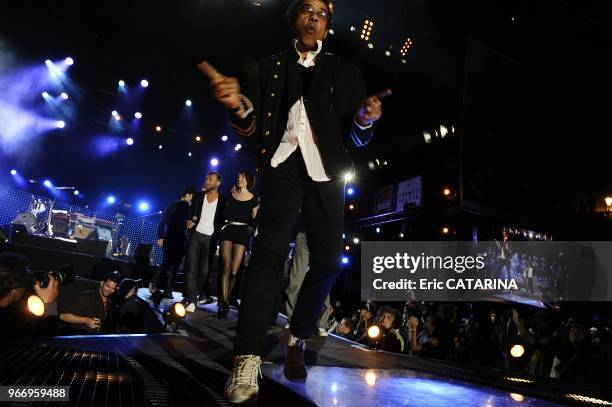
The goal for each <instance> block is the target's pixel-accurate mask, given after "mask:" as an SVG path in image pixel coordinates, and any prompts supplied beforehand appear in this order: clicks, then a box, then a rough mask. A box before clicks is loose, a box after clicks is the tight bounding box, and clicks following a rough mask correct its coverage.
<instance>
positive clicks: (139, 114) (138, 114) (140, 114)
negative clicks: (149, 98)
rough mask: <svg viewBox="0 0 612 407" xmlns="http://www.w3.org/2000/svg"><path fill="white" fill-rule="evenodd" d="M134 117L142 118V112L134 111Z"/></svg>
mask: <svg viewBox="0 0 612 407" xmlns="http://www.w3.org/2000/svg"><path fill="white" fill-rule="evenodd" d="M134 117H135V118H137V119H142V113H140V112H136V113H134Z"/></svg>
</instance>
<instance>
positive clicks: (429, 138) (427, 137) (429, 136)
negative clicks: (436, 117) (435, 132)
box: [423, 131, 433, 144]
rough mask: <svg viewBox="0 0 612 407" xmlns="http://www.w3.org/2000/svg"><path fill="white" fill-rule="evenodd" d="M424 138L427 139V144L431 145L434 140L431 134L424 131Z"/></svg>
mask: <svg viewBox="0 0 612 407" xmlns="http://www.w3.org/2000/svg"><path fill="white" fill-rule="evenodd" d="M423 138H424V139H425V142H426V143H428V144H429V143H431V142H432V140H433V139H432V137H431V133H430V132H428V131H424V132H423Z"/></svg>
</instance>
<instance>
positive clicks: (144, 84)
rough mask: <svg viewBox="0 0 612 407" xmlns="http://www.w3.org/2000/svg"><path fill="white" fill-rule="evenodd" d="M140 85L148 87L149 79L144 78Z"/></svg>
mask: <svg viewBox="0 0 612 407" xmlns="http://www.w3.org/2000/svg"><path fill="white" fill-rule="evenodd" d="M140 86H142V87H143V88H146V87H148V86H149V81H148V80H146V79H143V80H141V81H140Z"/></svg>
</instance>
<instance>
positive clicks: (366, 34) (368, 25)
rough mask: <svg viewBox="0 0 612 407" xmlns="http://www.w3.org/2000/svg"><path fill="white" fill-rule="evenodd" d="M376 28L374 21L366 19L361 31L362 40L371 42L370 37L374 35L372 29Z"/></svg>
mask: <svg viewBox="0 0 612 407" xmlns="http://www.w3.org/2000/svg"><path fill="white" fill-rule="evenodd" d="M373 27H374V21H370V20H368V19H366V20H365V21H364V22H363V29H362V30H361V39H362V40H364V41H369V40H370V36H371V35H372V28H373Z"/></svg>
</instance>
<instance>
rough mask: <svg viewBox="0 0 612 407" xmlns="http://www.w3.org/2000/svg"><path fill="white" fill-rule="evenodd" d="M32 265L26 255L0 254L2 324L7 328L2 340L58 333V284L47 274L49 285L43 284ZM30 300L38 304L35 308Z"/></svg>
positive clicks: (4, 328) (0, 313)
mask: <svg viewBox="0 0 612 407" xmlns="http://www.w3.org/2000/svg"><path fill="white" fill-rule="evenodd" d="M29 264H30V263H29V261H28V259H27V258H26V257H24V256H21V255H18V254H12V253H2V254H0V325H1V326H2V328H3V331H4V332H3V335H2V339H3V340H11V339H16V338H19V339H23V338H26V337H33V336H40V335H44V336H51V335H54V334H55V331H56V328H57V316H56V315H55V314H56V313H57V305H56V300H57V297H58V295H59V283H58V281H57V280H56V279H55V278H53V277H51V276H48V277H47V280H48V282H47V284H46V286H45V287H42V286H41V283H40V282H39V281H36V280H35V278H34V274H33V273H31V272H30V271H29ZM30 297H32V298H30ZM31 300H34V301H33V303H34V304H35V305H37V309H36V310H33V308H30V307H28V305H29V304H30V303H31V302H32V301H31ZM33 311H35V312H37V314H34V313H33ZM38 312H40V313H41V314H42V315H40V314H38Z"/></svg>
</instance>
